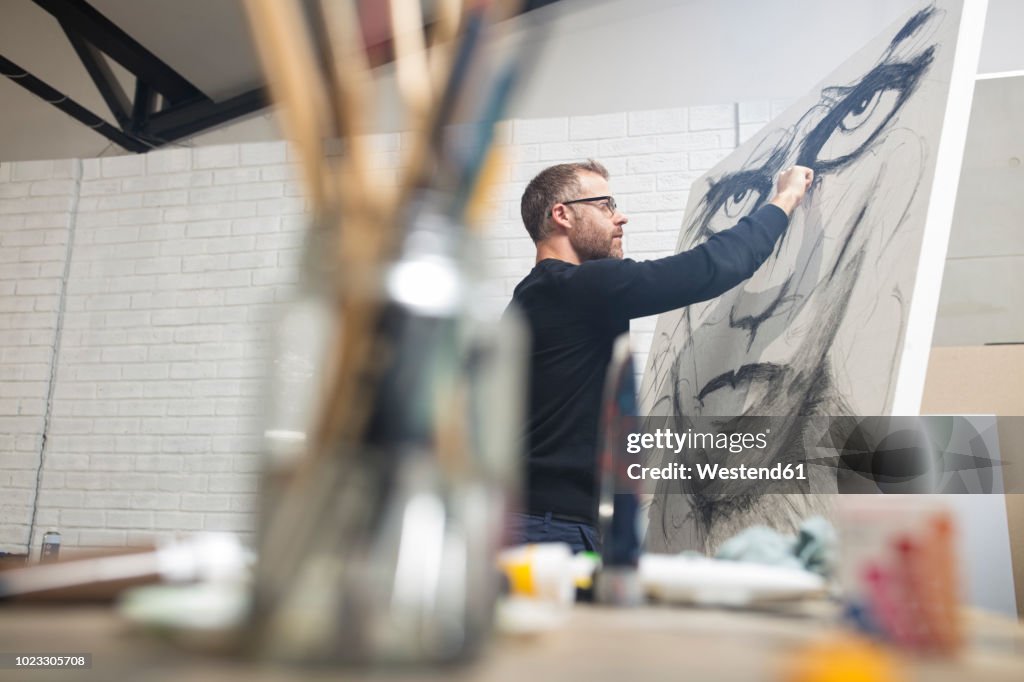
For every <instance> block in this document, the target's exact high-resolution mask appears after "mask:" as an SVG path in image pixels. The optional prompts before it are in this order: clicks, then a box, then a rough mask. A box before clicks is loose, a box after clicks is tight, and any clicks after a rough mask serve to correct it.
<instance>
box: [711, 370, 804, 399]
mask: <svg viewBox="0 0 1024 682" xmlns="http://www.w3.org/2000/svg"><path fill="white" fill-rule="evenodd" d="M785 373H786V368H785V367H783V366H782V365H778V364H775V363H774V362H753V363H750V364H747V365H743V366H742V367H740V368H739V369H737V370H736V371H733V370H729V371H728V372H722V373H721V374H719V375H718V376H716V377H715V378H713V379H711V381H709V382H707V383H706V384H704V388H702V389H700V393H698V394H697V400H700V401H701V402H703V401H704V398H705V397H707V396H708V395H710V394H711V393H714V392H715V391H717V390H718V389H720V388H725V387H727V386H728V387H730V388H734V389H735V388H739V387H740V386H749V385H751V384H753V383H755V382H764V381H775V380H777V379H780V378H781V377H782V376H783V375H784V374H785Z"/></svg>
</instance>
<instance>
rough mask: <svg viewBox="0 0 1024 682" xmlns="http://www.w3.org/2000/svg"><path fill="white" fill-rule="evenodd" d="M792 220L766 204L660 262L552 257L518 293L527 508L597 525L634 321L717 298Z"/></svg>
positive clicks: (751, 269)
mask: <svg viewBox="0 0 1024 682" xmlns="http://www.w3.org/2000/svg"><path fill="white" fill-rule="evenodd" d="M788 222H789V220H788V218H787V216H786V213H785V211H783V210H782V209H780V208H778V207H777V206H775V205H773V204H767V205H765V206H764V207H762V208H760V209H758V210H757V211H756V212H755V213H753V214H752V215H750V216H747V217H745V218H743V219H742V220H740V222H739V224H737V225H736V226H735V227H733V228H732V229H729V230H724V231H722V232H719V233H717V234H715V235H714V236H712V237H711V238H709V239H708V240H707V241H706V242H704V243H703V244H700V245H699V246H697V247H696V248H694V249H691V250H689V251H684V252H682V253H678V254H675V255H674V256H669V257H667V258H660V259H657V260H649V261H641V262H637V261H634V260H630V259H628V258H627V259H617V258H604V259H600V260H594V261H587V262H585V263H582V264H580V265H573V264H571V263H566V262H565V261H560V260H555V259H545V260H542V261H541V262H539V263H537V265H536V266H535V267H534V268H533V270H531V271H530V274H528V275H527V276H526V277H525V278H524V279H523V281H521V282H520V283H519V284H518V285H517V286H516V289H515V292H514V293H513V296H512V302H513V303H512V304H513V305H516V306H518V307H519V308H520V309H521V310H522V311H523V313H525V316H526V319H527V321H528V323H529V328H530V339H531V342H532V351H531V358H530V376H529V392H528V396H529V407H528V415H527V419H528V423H527V425H526V449H527V466H526V483H527V490H526V510H527V511H528V512H530V513H532V514H544V513H547V512H551V513H553V514H556V515H561V516H564V517H569V518H578V519H587V520H589V521H590V522H591V523H595V522H596V519H597V509H596V500H597V497H596V486H595V456H596V455H595V453H596V451H597V442H598V418H599V414H600V410H601V399H602V392H603V389H604V378H605V373H606V370H607V367H608V363H609V361H610V360H611V352H612V345H613V343H614V341H615V339H616V338H617V337H618V336H619V335H620V334H622V333H624V332H627V331H628V330H629V320H630V319H632V318H635V317H645V316H647V315H655V314H657V313H662V312H665V311H667V310H672V309H674V308H681V307H683V306H687V305H690V304H692V303H698V302H700V301H706V300H708V299H711V298H715V297H716V296H719V295H721V294H723V293H724V292H726V291H728V290H729V289H731V288H733V287H734V286H736V285H737V284H739V283H740V282H742V281H743V280H745V279H747V278H749V277H750V276H751V275H753V274H754V272H755V271H756V270H757V268H758V267H760V266H761V264H762V263H764V261H765V260H767V258H768V256H770V255H771V253H772V251H773V249H774V248H775V242H776V241H778V239H779V237H780V236H781V235H782V233H783V232H784V231H785V229H786V226H787V224H788Z"/></svg>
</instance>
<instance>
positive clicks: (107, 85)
mask: <svg viewBox="0 0 1024 682" xmlns="http://www.w3.org/2000/svg"><path fill="white" fill-rule="evenodd" d="M61 28H63V29H64V33H65V34H66V35H67V37H68V40H69V41H70V42H71V46H72V47H74V48H75V52H77V53H78V58H79V59H80V60H82V65H83V66H85V70H86V71H88V72H89V77H90V78H92V82H93V83H94V84H95V85H96V89H97V90H99V91H100V94H101V95H102V96H103V101H104V102H106V103H107V107H108V108H109V109H110V113H112V114H113V115H114V118H115V119H116V120H117V123H118V125H120V126H121V127H122V128H127V126H128V122H129V121H130V120H131V119H130V115H129V111H130V110H131V106H132V104H131V102H129V101H128V96H127V95H125V94H124V90H123V89H122V88H121V84H120V83H118V82H117V78H116V77H115V76H114V72H113V71H111V69H110V65H109V64H108V63H107V60H106V59H104V57H103V55H102V54H101V53H100V51H99V50H97V49H96V48H95V47H93V46H92V45H90V44H89V43H88V42H86V41H85V40H83V39H82V38H81V37H80V36H79V35H78V34H77V33H75V32H74V31H73V30H71V29H69V28H68V26H67V25H65V24H64V23H63V22H62V23H61Z"/></svg>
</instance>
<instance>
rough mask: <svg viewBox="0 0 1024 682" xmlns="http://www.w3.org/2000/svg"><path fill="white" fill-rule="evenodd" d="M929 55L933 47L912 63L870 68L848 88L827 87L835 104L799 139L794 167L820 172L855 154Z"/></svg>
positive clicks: (910, 88)
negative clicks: (798, 149)
mask: <svg viewBox="0 0 1024 682" xmlns="http://www.w3.org/2000/svg"><path fill="white" fill-rule="evenodd" d="M934 56H935V48H934V46H933V47H930V48H929V49H928V50H926V51H925V52H923V53H922V54H920V55H919V56H918V57H917V58H916V59H914V60H913V61H912V62H907V63H903V64H882V65H880V66H876V67H875V68H874V69H872V70H871V71H870V72H869V73H868V74H867V75H865V76H864V78H862V79H861V81H860V82H859V83H857V84H856V85H854V86H852V87H848V88H844V87H837V88H829V89H828V90H827V91H826V94H827V96H828V99H830V100H832V101H834V102H835V104H833V105H832V106H831V107H830V110H829V113H828V115H827V116H825V118H824V119H822V120H821V122H820V123H818V125H816V126H815V127H814V129H813V130H812V131H811V132H810V134H808V135H807V137H806V138H805V139H804V143H803V145H802V146H801V148H800V154H799V155H798V157H797V164H799V165H801V166H809V167H811V168H813V169H814V170H815V171H816V172H818V173H821V172H823V171H828V170H831V169H833V168H837V167H840V166H843V165H845V164H846V163H848V162H850V161H852V160H853V159H855V158H856V157H857V156H859V155H860V154H861V152H863V151H864V150H865V149H866V148H867V147H868V145H870V144H871V142H872V141H874V139H875V138H876V137H877V136H878V135H879V134H880V133H881V132H882V131H883V130H884V129H885V128H886V127H887V126H888V124H889V122H890V121H891V120H892V119H893V117H894V116H895V115H896V113H897V112H898V111H899V110H900V109H901V108H902V107H903V104H904V103H905V102H906V100H907V98H908V97H910V95H911V94H912V93H913V92H914V90H915V89H916V88H917V84H918V82H919V81H920V79H921V76H922V75H923V74H924V72H925V71H926V70H927V69H928V66H929V65H930V64H931V62H932V59H933V58H934Z"/></svg>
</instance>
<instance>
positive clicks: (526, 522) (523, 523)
mask: <svg viewBox="0 0 1024 682" xmlns="http://www.w3.org/2000/svg"><path fill="white" fill-rule="evenodd" d="M508 523H509V528H508V539H509V542H510V543H511V544H513V545H521V544H525V543H527V542H564V543H566V544H567V545H569V546H570V547H571V548H572V551H573V552H600V551H601V540H600V538H599V537H598V535H597V529H595V528H594V527H593V526H591V525H590V524H589V523H582V522H577V521H567V520H564V519H559V518H557V517H555V516H553V515H552V514H551V512H548V513H546V514H544V515H539V514H522V513H519V512H515V513H513V514H511V515H510V516H509V522H508Z"/></svg>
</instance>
